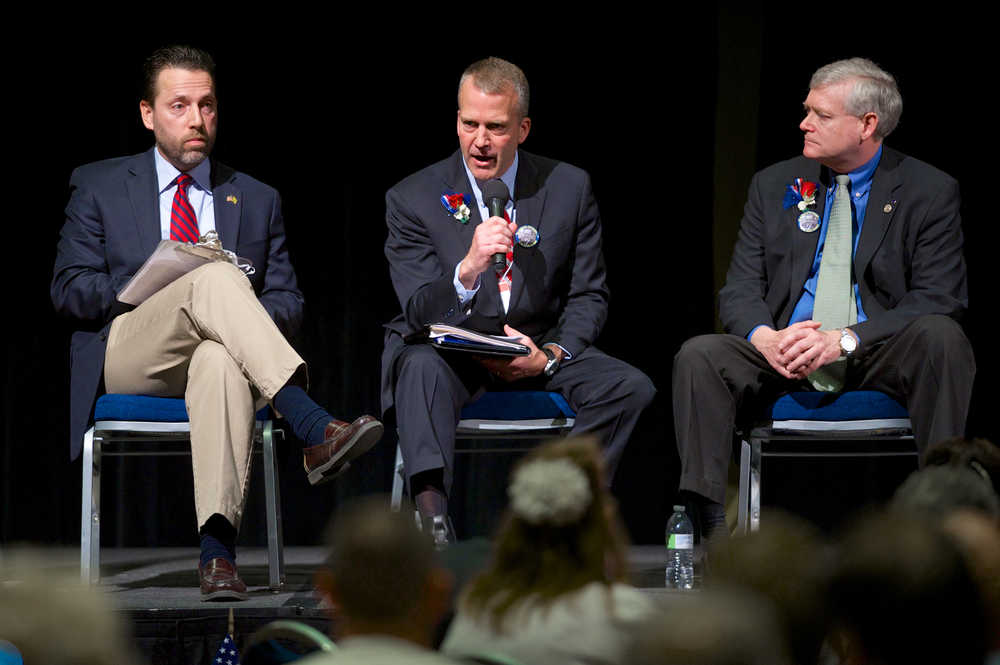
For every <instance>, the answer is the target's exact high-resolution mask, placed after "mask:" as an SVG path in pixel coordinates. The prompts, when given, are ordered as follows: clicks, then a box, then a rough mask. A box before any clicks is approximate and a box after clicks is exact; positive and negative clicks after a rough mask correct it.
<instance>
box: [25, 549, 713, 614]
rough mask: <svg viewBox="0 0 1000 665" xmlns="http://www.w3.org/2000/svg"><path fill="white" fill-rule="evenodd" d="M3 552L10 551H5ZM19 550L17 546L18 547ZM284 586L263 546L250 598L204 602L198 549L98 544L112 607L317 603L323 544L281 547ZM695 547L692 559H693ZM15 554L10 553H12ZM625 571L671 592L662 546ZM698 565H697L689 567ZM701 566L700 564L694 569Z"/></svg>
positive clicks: (70, 558)
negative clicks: (273, 578) (273, 583)
mask: <svg viewBox="0 0 1000 665" xmlns="http://www.w3.org/2000/svg"><path fill="white" fill-rule="evenodd" d="M489 550H490V544H489V541H487V540H486V539H472V540H467V541H462V542H460V543H458V544H457V545H455V546H453V547H451V548H450V549H448V550H446V551H445V552H444V553H443V556H442V559H443V562H444V564H445V565H446V566H447V567H448V568H449V569H451V570H452V571H453V572H454V573H455V576H456V579H457V582H458V584H459V585H461V584H462V583H464V582H465V581H467V580H468V579H469V578H470V577H471V576H472V575H473V574H474V573H475V572H476V571H477V570H479V569H480V568H481V567H482V566H484V565H485V564H486V562H487V560H488V558H489ZM35 552H36V554H39V555H41V556H40V557H39V558H38V560H39V561H43V562H44V563H43V564H42V565H44V566H45V567H46V568H49V569H52V570H53V571H54V572H61V573H66V574H72V572H73V571H74V569H78V567H79V550H78V549H75V548H58V549H45V550H36V551H35ZM8 553H10V551H8ZM22 554H23V553H22ZM284 554H285V586H284V588H283V589H282V590H281V591H280V592H278V593H275V592H272V591H271V590H270V589H269V588H268V587H267V550H266V549H265V548H251V547H247V548H242V549H240V550H239V551H238V559H237V564H238V565H239V570H240V574H241V576H242V577H243V579H244V581H245V582H246V583H247V585H248V586H249V587H250V598H249V600H247V601H243V602H236V603H225V602H223V603H205V602H202V601H201V597H200V594H199V591H198V575H197V572H196V568H197V563H198V550H197V548H193V547H155V548H152V547H151V548H104V549H102V550H101V579H100V583H99V588H100V589H102V590H104V591H106V592H107V593H108V594H109V595H110V598H111V601H112V603H113V604H114V606H115V607H116V608H118V609H120V610H124V611H135V610H158V611H163V610H203V609H218V608H219V607H228V606H230V605H232V607H234V608H235V609H271V610H279V609H284V610H286V611H290V612H296V611H298V612H301V611H307V610H324V608H323V607H322V606H321V602H320V599H319V598H318V597H317V596H316V594H315V593H314V592H313V582H312V579H313V575H314V573H315V572H316V570H317V569H318V568H319V567H320V566H321V565H322V563H323V560H324V558H325V557H326V555H327V549H326V548H324V547H285V550H284ZM699 555H700V552H698V551H697V550H696V560H697V559H699V558H700V556H699ZM16 558H20V557H19V556H18V554H16V553H15V554H13V557H12V560H13V559H16ZM628 563H629V577H630V581H631V582H632V584H634V585H635V586H636V587H638V588H640V589H642V590H643V591H645V592H647V593H650V594H653V595H659V594H663V593H670V591H669V590H667V589H664V588H663V586H664V584H663V568H664V565H665V563H666V550H665V548H664V547H661V546H659V545H641V546H633V547H630V548H629V551H628ZM697 568H699V567H696V569H697ZM698 572H700V570H699V571H698Z"/></svg>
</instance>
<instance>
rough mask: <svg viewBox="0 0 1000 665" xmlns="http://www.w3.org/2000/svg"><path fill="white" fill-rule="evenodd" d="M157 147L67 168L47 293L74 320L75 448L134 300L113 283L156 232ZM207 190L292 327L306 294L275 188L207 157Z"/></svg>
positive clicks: (283, 325)
mask: <svg viewBox="0 0 1000 665" xmlns="http://www.w3.org/2000/svg"><path fill="white" fill-rule="evenodd" d="M155 149H156V148H152V149H150V150H148V151H146V152H144V153H141V154H138V155H132V156H130V157H119V158H116V159H109V160H105V161H101V162H94V163H93V164H86V165H84V166H81V167H79V168H78V169H76V170H75V171H74V172H73V175H72V176H71V178H70V198H69V203H68V204H67V206H66V222H65V224H63V228H62V231H61V232H60V238H59V245H58V249H57V254H56V263H55V270H54V271H53V276H52V286H51V296H52V303H53V305H55V308H56V311H57V312H58V313H60V314H61V315H64V316H66V317H68V318H70V319H71V320H73V321H74V323H75V325H76V326H77V328H78V329H77V330H76V331H75V332H74V333H73V336H72V340H71V342H70V377H71V384H70V449H71V453H72V457H73V458H76V456H77V455H79V454H80V449H81V447H82V442H83V435H84V432H85V431H86V429H87V427H88V424H89V422H90V420H91V417H92V414H93V408H94V402H95V401H96V400H97V396H98V395H99V394H100V392H101V390H102V384H103V380H102V379H103V375H104V350H105V346H106V344H107V336H108V329H109V328H110V326H111V321H112V320H113V319H114V317H115V316H117V315H118V314H121V313H122V312H125V311H128V310H129V309H131V307H130V306H128V305H124V304H123V303H121V302H119V301H118V300H117V298H116V296H117V293H118V292H119V291H120V290H121V289H122V287H124V286H125V284H126V283H127V282H128V280H129V279H130V278H131V277H132V275H133V274H135V272H136V270H138V269H139V267H140V266H141V265H142V263H143V262H144V261H145V260H146V259H147V258H148V257H149V255H150V254H152V253H153V250H154V249H155V248H156V246H157V245H158V244H159V242H160V239H161V232H160V208H159V198H158V189H157V181H156V167H155V163H154V158H153V150H155ZM212 193H213V200H214V205H215V226H216V231H217V232H218V234H219V238H220V240H221V241H222V245H223V247H225V248H226V249H229V250H232V251H234V252H236V254H237V255H239V256H241V257H245V258H248V259H250V260H251V261H253V264H254V266H255V267H256V269H257V271H256V273H255V274H254V275H252V276H251V277H250V282H251V283H252V284H253V288H254V292H255V293H256V294H257V297H258V298H259V299H260V302H261V304H262V305H263V306H264V309H266V310H267V312H268V313H269V314H270V315H271V318H272V319H274V322H275V323H276V324H277V325H278V328H279V329H281V331H282V332H283V333H284V334H285V335H286V336H290V335H292V334H294V332H295V331H296V330H297V329H298V327H299V324H300V323H301V320H302V302H303V300H302V293H301V292H300V291H299V289H298V285H297V284H296V279H295V271H294V269H293V268H292V264H291V262H290V261H289V259H288V250H287V248H286V247H285V226H284V222H283V220H282V216H281V198H280V196H279V194H278V192H277V191H276V190H275V189H274V188H272V187H269V186H268V185H265V184H264V183H262V182H260V181H258V180H254V179H253V178H251V177H250V176H248V175H246V174H244V173H240V172H238V171H234V170H233V169H231V168H229V167H228V166H225V165H224V164H220V163H218V162H214V161H213V162H212ZM227 199H228V200H227ZM234 200H235V202H234Z"/></svg>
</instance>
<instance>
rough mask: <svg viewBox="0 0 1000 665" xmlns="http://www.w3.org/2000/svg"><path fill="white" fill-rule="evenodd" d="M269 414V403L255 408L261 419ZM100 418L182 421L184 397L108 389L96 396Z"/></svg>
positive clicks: (270, 415)
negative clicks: (130, 393) (119, 392)
mask: <svg viewBox="0 0 1000 665" xmlns="http://www.w3.org/2000/svg"><path fill="white" fill-rule="evenodd" d="M271 418H272V414H271V408H270V407H268V406H265V407H264V408H262V409H261V410H259V411H258V412H257V420H260V421H264V420H271ZM102 420H128V421H136V422H155V423H184V422H187V420H188V414H187V407H186V406H185V405H184V400H183V399H182V398H180V397H150V396H149V395H121V394H118V393H108V394H106V395H101V396H100V397H98V398H97V404H96V405H95V406H94V421H95V422H100V421H102Z"/></svg>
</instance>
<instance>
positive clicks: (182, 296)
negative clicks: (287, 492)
mask: <svg viewBox="0 0 1000 665" xmlns="http://www.w3.org/2000/svg"><path fill="white" fill-rule="evenodd" d="M299 368H303V375H304V368H305V363H304V362H303V360H302V358H301V357H299V355H298V354H297V353H296V352H295V351H294V349H292V347H291V346H290V345H289V344H288V342H287V341H286V340H285V338H284V336H283V335H282V334H281V331H279V330H278V327H277V326H275V325H274V322H273V321H272V320H271V317H270V316H269V315H268V313H267V312H266V311H265V310H264V308H263V307H262V306H261V304H260V301H258V300H257V296H256V295H254V292H253V288H252V287H251V285H250V281H249V280H248V279H247V278H246V277H244V276H243V274H242V273H241V272H240V271H239V270H238V269H237V268H236V267H235V266H232V265H230V264H228V263H210V264H208V265H205V266H202V267H200V268H198V269H196V270H192V271H191V272H190V273H188V274H187V275H185V276H183V277H180V278H178V279H177V280H175V281H174V282H172V283H171V284H169V285H167V286H166V287H164V288H163V289H161V290H160V291H158V292H157V293H156V294H154V295H153V296H152V297H150V298H149V299H148V300H147V301H146V302H144V303H142V304H141V305H139V307H137V308H136V309H134V310H133V311H131V312H128V313H126V314H122V315H120V316H118V317H117V318H115V320H114V322H113V323H112V324H111V330H110V332H109V334H108V346H107V351H106V352H105V358H104V383H105V386H106V387H107V390H108V392H114V393H126V394H141V395H153V396H158V397H178V396H181V395H183V396H184V402H185V404H186V405H187V411H188V417H189V419H190V421H191V456H192V466H193V467H194V502H195V510H196V512H197V516H198V525H199V526H201V525H204V524H205V522H206V521H207V520H208V518H209V517H211V516H212V515H213V514H214V513H219V514H221V515H223V516H224V517H226V519H228V520H229V521H230V522H231V523H232V524H233V526H235V527H237V528H238V527H239V524H240V518H241V517H242V515H243V499H244V496H245V493H246V484H247V479H248V478H249V474H250V460H251V452H252V451H251V445H252V439H253V428H254V411H255V408H256V407H257V406H263V404H265V403H267V402H269V401H270V400H271V399H272V398H273V397H274V394H275V393H276V392H277V391H278V390H279V389H280V388H282V387H283V386H284V385H285V384H286V383H287V382H288V381H289V379H291V378H292V376H293V375H294V374H295V373H296V372H297V371H298V370H299Z"/></svg>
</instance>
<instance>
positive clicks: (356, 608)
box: [302, 497, 454, 665]
mask: <svg viewBox="0 0 1000 665" xmlns="http://www.w3.org/2000/svg"><path fill="white" fill-rule="evenodd" d="M388 506H389V501H388V499H387V498H386V497H367V498H365V499H361V500H359V501H358V502H356V503H353V504H350V505H348V506H346V507H345V508H344V509H343V510H342V511H340V512H339V513H338V514H337V516H336V517H335V518H334V522H333V528H332V529H331V531H330V535H329V542H330V544H331V546H332V552H331V553H330V556H329V558H328V559H327V565H326V566H324V567H323V568H322V569H321V570H320V571H319V572H318V573H317V574H316V586H317V589H318V590H319V592H320V594H321V595H322V596H323V597H324V598H325V599H326V600H327V601H328V602H329V603H330V604H331V605H332V606H333V607H334V608H335V611H336V612H337V618H338V620H337V621H336V622H335V624H336V626H337V635H336V636H335V637H336V639H337V646H338V647H340V648H339V649H338V650H337V651H336V652H334V653H333V654H329V655H317V656H313V657H312V658H309V659H306V660H304V661H302V662H303V663H309V664H310V665H319V664H321V663H327V662H329V663H338V664H346V663H359V664H362V663H364V664H368V663H414V664H415V665H441V664H443V663H451V662H454V661H451V660H449V659H448V658H445V657H444V656H442V655H440V654H438V653H436V652H434V651H431V650H430V646H431V643H432V640H433V636H434V632H435V629H436V628H437V625H438V623H439V622H440V621H441V619H442V618H443V617H444V615H445V614H446V612H447V611H448V609H449V607H450V605H451V589H452V584H453V581H452V575H451V573H449V572H448V571H447V570H445V569H444V568H443V567H441V565H440V564H439V563H438V561H437V560H436V558H435V552H434V547H433V545H432V543H431V539H430V537H429V535H428V534H426V533H421V532H420V531H418V530H417V527H416V524H414V522H413V517H412V513H409V514H407V513H398V512H392V511H390V510H389V507H388Z"/></svg>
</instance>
